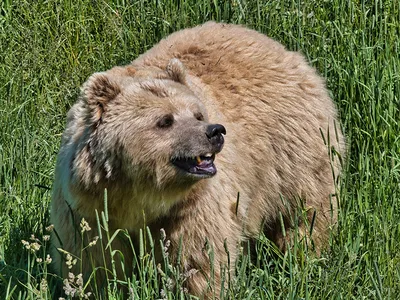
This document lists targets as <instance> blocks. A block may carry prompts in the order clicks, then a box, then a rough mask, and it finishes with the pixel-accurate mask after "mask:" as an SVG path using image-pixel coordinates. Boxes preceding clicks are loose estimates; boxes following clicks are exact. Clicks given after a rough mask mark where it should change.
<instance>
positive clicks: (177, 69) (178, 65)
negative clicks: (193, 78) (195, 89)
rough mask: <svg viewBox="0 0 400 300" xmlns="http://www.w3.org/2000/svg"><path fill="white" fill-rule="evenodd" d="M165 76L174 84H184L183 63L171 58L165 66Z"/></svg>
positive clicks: (184, 72)
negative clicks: (174, 82)
mask: <svg viewBox="0 0 400 300" xmlns="http://www.w3.org/2000/svg"><path fill="white" fill-rule="evenodd" d="M166 71H167V74H168V76H169V77H170V78H171V79H172V80H173V81H176V82H180V83H182V84H186V83H187V82H186V71H185V67H184V65H183V63H182V62H181V61H180V60H179V59H177V58H173V59H171V60H170V61H169V63H168V65H167V69H166Z"/></svg>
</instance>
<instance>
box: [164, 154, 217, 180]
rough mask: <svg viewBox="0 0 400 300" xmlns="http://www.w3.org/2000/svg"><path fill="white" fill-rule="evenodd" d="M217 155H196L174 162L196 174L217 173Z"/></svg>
mask: <svg viewBox="0 0 400 300" xmlns="http://www.w3.org/2000/svg"><path fill="white" fill-rule="evenodd" d="M214 158H215V155H205V156H196V157H191V158H183V159H176V160H174V161H172V163H173V164H174V165H175V166H177V167H179V168H180V169H182V170H184V171H186V172H188V173H191V174H196V175H209V176H212V175H215V173H217V169H216V167H215V165H214Z"/></svg>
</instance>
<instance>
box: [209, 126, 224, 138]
mask: <svg viewBox="0 0 400 300" xmlns="http://www.w3.org/2000/svg"><path fill="white" fill-rule="evenodd" d="M221 134H226V129H225V127H224V126H223V125H221V124H211V125H208V126H207V129H206V135H207V137H208V138H209V139H212V138H213V137H216V136H218V135H221Z"/></svg>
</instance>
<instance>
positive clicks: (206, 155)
mask: <svg viewBox="0 0 400 300" xmlns="http://www.w3.org/2000/svg"><path fill="white" fill-rule="evenodd" d="M204 157H207V158H210V157H212V153H207V154H205V155H204Z"/></svg>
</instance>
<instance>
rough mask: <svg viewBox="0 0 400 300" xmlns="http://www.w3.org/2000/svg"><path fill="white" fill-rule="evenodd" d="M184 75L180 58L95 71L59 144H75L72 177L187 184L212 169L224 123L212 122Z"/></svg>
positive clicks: (88, 181) (87, 181)
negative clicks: (140, 66) (137, 67)
mask: <svg viewBox="0 0 400 300" xmlns="http://www.w3.org/2000/svg"><path fill="white" fill-rule="evenodd" d="M187 80H188V79H187V76H186V74H185V69H184V67H183V65H182V63H181V62H180V61H179V60H177V59H172V60H171V61H170V62H169V64H168V66H167V67H166V69H165V70H162V69H152V68H148V69H143V70H134V69H133V67H116V68H113V69H111V70H109V71H107V72H103V73H95V74H94V75H92V76H91V77H90V78H89V79H88V81H87V82H86V83H85V84H84V86H83V88H82V93H81V97H80V100H79V101H78V103H77V104H76V105H75V106H74V107H73V108H72V109H71V111H70V113H69V117H68V125H67V132H69V133H66V134H65V135H64V144H70V145H71V144H74V145H75V146H74V149H75V150H74V151H75V153H74V154H73V158H72V159H71V164H70V165H71V169H72V177H74V179H75V182H77V183H79V184H82V185H83V186H84V187H86V188H90V187H91V186H93V185H100V186H102V185H101V183H112V182H113V181H123V182H125V183H126V184H128V185H129V184H133V185H140V186H144V185H145V186H153V187H154V189H159V190H164V189H171V188H172V189H179V188H184V189H185V188H187V187H188V186H190V185H191V184H193V183H195V182H197V181H198V180H200V179H203V178H208V177H212V176H213V175H215V174H216V167H215V165H214V159H215V154H217V153H218V152H220V151H221V150H222V147H223V144H224V138H223V134H225V133H226V132H225V128H224V127H223V126H222V125H220V124H211V123H210V122H209V120H208V116H207V111H206V108H205V107H204V104H203V103H202V101H201V100H200V99H199V97H197V96H196V95H195V93H194V92H193V91H192V90H191V88H190V87H189V84H188V82H187ZM65 136H67V137H69V140H65ZM106 185H107V184H106Z"/></svg>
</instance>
